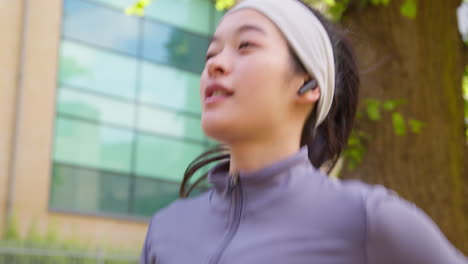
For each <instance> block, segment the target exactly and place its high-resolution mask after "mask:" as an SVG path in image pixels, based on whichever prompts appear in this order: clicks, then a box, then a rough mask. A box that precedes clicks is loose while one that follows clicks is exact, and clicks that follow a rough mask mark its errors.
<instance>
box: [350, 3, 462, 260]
mask: <svg viewBox="0 0 468 264" xmlns="http://www.w3.org/2000/svg"><path fill="white" fill-rule="evenodd" d="M354 2H360V1H354ZM402 2H403V0H392V1H391V3H390V5H389V6H387V7H384V6H371V5H369V6H367V7H365V8H360V7H359V6H358V5H359V4H354V3H353V4H352V5H351V8H350V9H349V10H348V11H347V13H346V14H345V16H344V18H343V23H344V25H345V27H347V28H348V29H349V30H350V32H352V33H350V35H351V36H350V37H351V39H352V42H353V43H354V46H355V48H356V52H357V57H358V60H359V61H360V62H359V64H360V68H361V72H362V86H361V99H365V98H369V97H372V98H377V99H382V100H387V99H405V100H406V102H407V103H406V104H405V105H403V106H399V109H401V112H402V114H403V116H404V117H411V118H415V119H417V120H421V121H423V122H424V123H425V126H424V128H423V129H422V132H421V133H420V134H419V135H416V134H411V133H409V132H407V134H406V135H404V136H397V135H396V134H395V133H394V130H393V126H392V120H391V117H390V115H389V114H385V115H383V116H382V119H381V120H380V121H377V122H371V121H366V120H365V119H361V120H359V121H358V122H357V124H356V125H357V127H358V128H360V129H362V130H364V131H366V132H368V133H369V134H370V136H371V139H369V141H368V144H367V151H368V152H367V154H366V155H365V156H364V159H363V163H362V164H361V165H360V166H359V167H358V168H357V169H356V170H354V171H352V172H346V173H345V174H344V175H343V177H345V178H360V179H362V180H364V181H366V182H369V183H378V184H383V185H385V186H386V187H388V188H391V189H393V190H395V191H397V192H398V193H399V194H400V195H401V196H402V197H404V198H405V199H408V200H410V201H413V202H414V203H416V205H418V206H419V207H420V208H422V209H423V210H424V211H425V212H426V213H427V214H428V215H429V216H430V217H432V218H433V219H434V221H435V222H436V223H437V224H438V225H439V227H440V228H441V229H442V231H443V232H444V233H445V235H446V236H447V238H448V239H449V240H450V241H451V242H452V243H453V244H454V245H455V246H456V247H458V248H459V249H460V250H461V251H463V252H464V253H465V254H467V253H468V150H467V146H466V144H465V135H464V128H465V125H464V114H463V109H464V108H463V103H464V102H463V98H462V93H461V78H462V72H463V68H464V64H463V63H464V56H465V54H463V52H464V51H463V47H462V46H463V43H462V41H461V38H460V35H459V33H458V31H457V20H456V8H457V6H458V5H460V0H432V1H419V3H418V4H419V5H418V13H417V17H416V18H415V19H410V18H407V17H404V16H402V15H401V14H400V5H401V4H402ZM362 105H363V104H361V106H362ZM402 224H404V223H402Z"/></svg>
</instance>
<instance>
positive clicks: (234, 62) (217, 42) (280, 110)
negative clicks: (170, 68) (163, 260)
mask: <svg viewBox="0 0 468 264" xmlns="http://www.w3.org/2000/svg"><path fill="white" fill-rule="evenodd" d="M305 80H306V74H304V73H297V72H295V71H294V67H293V64H292V60H291V55H290V53H289V48H288V44H287V41H286V39H285V38H284V37H283V35H282V34H281V32H280V31H279V30H278V29H277V27H276V26H275V25H274V24H273V22H271V21H270V20H269V19H268V18H267V17H265V16H264V15H263V14H261V13H260V12H258V11H255V10H253V9H241V10H238V11H235V12H233V13H230V14H228V15H226V16H225V17H224V18H223V20H222V21H221V23H220V24H219V26H218V28H217V30H216V32H215V34H214V37H213V40H212V42H211V44H210V46H209V48H208V51H207V60H206V65H205V69H204V70H203V73H202V76H201V81H200V96H201V100H202V109H203V112H202V127H203V130H204V131H205V133H206V134H207V136H209V137H211V138H214V139H217V140H219V141H221V142H223V143H227V144H229V143H233V142H235V141H238V140H256V139H264V138H265V137H268V135H271V134H274V132H275V131H277V129H280V128H281V127H284V126H287V125H288V122H291V121H290V120H291V117H292V115H293V114H297V109H296V108H297V104H298V100H297V98H298V95H297V90H298V89H299V88H300V87H301V86H302V85H303V83H304V81H305Z"/></svg>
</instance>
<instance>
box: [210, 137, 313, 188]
mask: <svg viewBox="0 0 468 264" xmlns="http://www.w3.org/2000/svg"><path fill="white" fill-rule="evenodd" d="M304 169H306V170H307V171H309V172H311V174H315V173H313V172H318V170H317V169H316V168H314V167H313V166H312V164H311V163H310V160H309V157H308V150H307V146H304V147H302V148H301V149H300V150H299V151H298V152H296V153H295V154H293V155H291V156H289V157H287V158H285V159H283V160H280V161H278V162H275V163H273V164H271V165H269V166H266V167H264V168H261V169H259V170H256V171H253V172H243V171H240V172H239V173H238V175H237V177H238V181H239V182H240V184H242V189H243V192H244V193H247V194H250V196H252V195H253V194H258V195H261V193H262V192H265V191H268V190H271V191H272V190H273V189H275V188H276V187H281V186H283V185H284V184H285V182H287V181H288V179H289V178H290V177H289V176H291V174H294V173H295V171H296V172H297V173H299V172H300V173H301V174H302V172H304ZM288 175H289V176H288ZM232 177H233V176H231V175H230V174H229V161H224V162H221V163H219V164H217V165H216V166H215V167H213V168H212V169H211V170H210V171H209V173H208V181H209V182H210V183H211V184H212V185H213V187H214V191H215V192H216V195H218V196H224V197H225V196H226V193H227V192H228V188H229V185H230V184H231V183H232Z"/></svg>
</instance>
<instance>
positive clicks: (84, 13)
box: [63, 0, 139, 56]
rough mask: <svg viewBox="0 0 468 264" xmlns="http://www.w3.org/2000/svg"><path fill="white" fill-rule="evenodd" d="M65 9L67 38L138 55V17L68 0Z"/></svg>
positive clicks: (64, 25) (64, 30) (64, 26)
mask: <svg viewBox="0 0 468 264" xmlns="http://www.w3.org/2000/svg"><path fill="white" fill-rule="evenodd" d="M64 8H65V9H64V12H65V13H64V21H63V33H64V35H65V37H69V38H72V39H75V40H80V41H84V42H86V43H90V44H95V45H98V46H102V47H106V48H110V49H114V50H117V51H122V52H125V53H128V54H131V55H133V56H136V55H137V54H138V35H139V31H138V22H139V20H138V18H136V17H132V16H126V15H125V13H124V10H122V11H120V12H119V11H118V10H113V9H109V8H106V7H102V6H100V5H96V4H93V3H89V2H86V1H81V0H65V6H64Z"/></svg>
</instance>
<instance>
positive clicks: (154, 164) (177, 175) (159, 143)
mask: <svg viewBox="0 0 468 264" xmlns="http://www.w3.org/2000/svg"><path fill="white" fill-rule="evenodd" d="M203 150H204V146H203V145H202V144H194V143H190V142H184V141H178V140H173V139H165V138H161V137H156V136H152V135H146V134H139V135H138V136H137V151H136V174H137V175H141V176H149V177H158V178H160V179H166V180H172V181H175V182H179V181H180V180H181V179H182V177H183V174H184V171H185V169H186V168H187V166H188V165H189V163H190V162H192V160H193V159H195V158H196V157H197V156H198V155H199V154H201V153H202V152H203Z"/></svg>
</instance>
